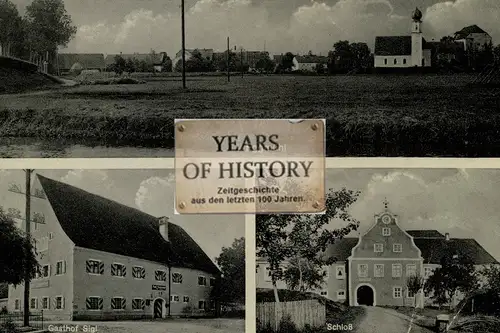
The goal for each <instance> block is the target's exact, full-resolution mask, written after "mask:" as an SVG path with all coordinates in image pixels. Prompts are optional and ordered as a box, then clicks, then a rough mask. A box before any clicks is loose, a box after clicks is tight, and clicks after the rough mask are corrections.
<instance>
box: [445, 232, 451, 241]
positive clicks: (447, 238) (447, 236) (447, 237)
mask: <svg viewBox="0 0 500 333" xmlns="http://www.w3.org/2000/svg"><path fill="white" fill-rule="evenodd" d="M444 237H445V238H446V240H447V241H449V240H450V233H448V232H447V233H445V234H444Z"/></svg>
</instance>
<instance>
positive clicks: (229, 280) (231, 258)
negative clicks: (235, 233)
mask: <svg viewBox="0 0 500 333" xmlns="http://www.w3.org/2000/svg"><path fill="white" fill-rule="evenodd" d="M216 262H217V264H218V265H219V267H220V269H221V272H222V277H221V280H220V287H221V289H220V291H221V295H220V296H219V300H220V301H221V302H223V303H233V302H239V303H244V301H245V238H244V237H241V238H239V239H235V240H234V242H233V244H232V245H231V247H223V248H222V251H221V254H220V255H219V257H217V258H216Z"/></svg>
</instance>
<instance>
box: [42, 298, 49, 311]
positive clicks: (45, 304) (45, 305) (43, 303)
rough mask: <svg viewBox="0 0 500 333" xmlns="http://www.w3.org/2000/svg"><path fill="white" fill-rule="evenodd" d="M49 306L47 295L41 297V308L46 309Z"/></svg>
mask: <svg viewBox="0 0 500 333" xmlns="http://www.w3.org/2000/svg"><path fill="white" fill-rule="evenodd" d="M49 308H50V302H49V298H48V297H46V296H45V297H43V298H42V309H44V310H47V309H49Z"/></svg>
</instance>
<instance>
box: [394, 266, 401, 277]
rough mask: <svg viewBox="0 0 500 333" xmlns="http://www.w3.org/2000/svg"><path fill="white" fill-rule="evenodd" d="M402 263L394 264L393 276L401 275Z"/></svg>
mask: <svg viewBox="0 0 500 333" xmlns="http://www.w3.org/2000/svg"><path fill="white" fill-rule="evenodd" d="M401 270H402V267H401V264H392V277H401Z"/></svg>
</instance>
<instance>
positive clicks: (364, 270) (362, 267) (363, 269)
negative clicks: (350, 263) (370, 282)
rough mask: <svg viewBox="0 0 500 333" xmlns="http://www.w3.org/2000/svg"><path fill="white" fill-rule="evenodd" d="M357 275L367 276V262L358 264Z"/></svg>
mask: <svg viewBox="0 0 500 333" xmlns="http://www.w3.org/2000/svg"><path fill="white" fill-rule="evenodd" d="M358 276H359V277H368V265H367V264H358Z"/></svg>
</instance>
